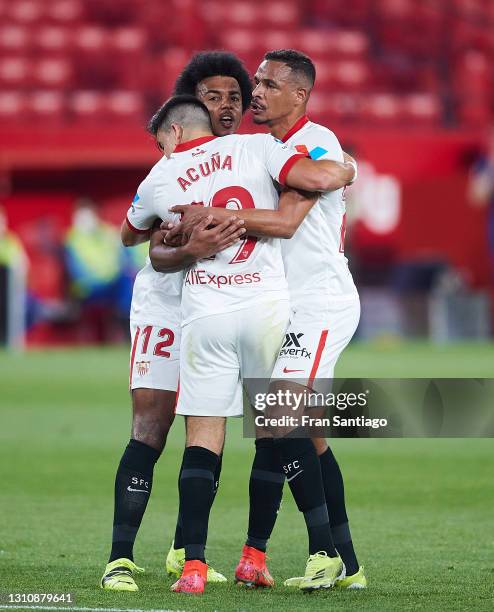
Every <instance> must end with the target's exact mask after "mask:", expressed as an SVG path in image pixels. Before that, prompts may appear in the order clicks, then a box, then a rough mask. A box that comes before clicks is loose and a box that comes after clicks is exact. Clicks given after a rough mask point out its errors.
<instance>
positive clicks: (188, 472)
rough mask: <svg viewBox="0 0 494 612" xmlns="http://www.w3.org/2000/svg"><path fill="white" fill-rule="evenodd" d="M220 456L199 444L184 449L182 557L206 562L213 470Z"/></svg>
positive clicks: (181, 501)
mask: <svg viewBox="0 0 494 612" xmlns="http://www.w3.org/2000/svg"><path fill="white" fill-rule="evenodd" d="M218 461H219V456H218V455H216V453H213V452H212V451H210V450H208V449H207V448H203V447H201V446H189V447H188V448H186V449H185V451H184V457H183V461H182V474H181V476H180V485H179V489H180V517H181V520H182V534H183V541H184V548H185V560H186V561H190V560H192V559H198V560H199V561H202V562H203V563H205V552H204V551H205V548H206V539H207V533H208V521H209V513H210V511H211V506H212V504H213V499H214V474H215V470H216V467H217V465H218Z"/></svg>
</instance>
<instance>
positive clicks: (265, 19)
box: [257, 0, 300, 30]
mask: <svg viewBox="0 0 494 612" xmlns="http://www.w3.org/2000/svg"><path fill="white" fill-rule="evenodd" d="M299 22H300V12H299V4H298V3H297V2H293V0H292V1H290V0H281V1H280V0H273V1H272V2H267V3H263V4H262V16H261V19H260V21H259V23H258V24H257V25H258V27H262V25H263V24H264V23H265V24H266V25H268V26H270V27H273V26H274V27H276V29H277V30H282V29H290V30H292V29H294V28H296V27H297V25H298V24H299Z"/></svg>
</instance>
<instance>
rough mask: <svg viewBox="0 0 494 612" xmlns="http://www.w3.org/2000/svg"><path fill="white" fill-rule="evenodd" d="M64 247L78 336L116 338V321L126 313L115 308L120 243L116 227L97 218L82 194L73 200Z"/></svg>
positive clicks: (117, 290) (117, 302)
mask: <svg viewBox="0 0 494 612" xmlns="http://www.w3.org/2000/svg"><path fill="white" fill-rule="evenodd" d="M64 247H65V264H66V270H67V274H68V277H69V283H70V288H69V289H70V294H71V297H72V298H73V300H74V301H75V302H76V304H78V306H79V308H80V309H81V332H80V340H81V341H84V342H87V341H96V342H104V341H111V340H115V339H117V338H118V335H119V327H120V326H119V325H118V323H119V322H121V321H122V319H123V317H126V316H127V314H128V313H127V312H125V313H122V312H121V311H119V308H118V305H119V304H120V303H121V299H119V297H120V296H119V291H120V289H121V282H120V281H121V278H120V270H121V268H120V264H121V261H120V256H121V245H120V237H119V235H118V231H117V229H116V228H115V227H113V226H111V225H109V224H107V223H105V222H104V221H102V220H101V219H100V217H99V215H98V209H97V207H96V205H95V203H94V202H92V201H91V200H89V199H87V198H83V199H81V200H79V201H78V202H77V203H76V208H75V210H74V215H73V219H72V227H71V228H70V229H69V230H68V232H67V234H66V236H65V240H64ZM115 315H116V316H117V321H116V320H115ZM116 323H117V325H115V324H116ZM120 333H121V330H120Z"/></svg>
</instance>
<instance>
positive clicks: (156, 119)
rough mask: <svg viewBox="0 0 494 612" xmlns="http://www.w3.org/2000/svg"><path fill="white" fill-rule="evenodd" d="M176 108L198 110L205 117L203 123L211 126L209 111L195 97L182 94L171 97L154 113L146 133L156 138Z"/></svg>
mask: <svg viewBox="0 0 494 612" xmlns="http://www.w3.org/2000/svg"><path fill="white" fill-rule="evenodd" d="M178 107H189V108H191V107H193V108H196V109H198V110H199V111H202V112H203V113H204V115H205V117H204V119H205V123H206V121H207V122H208V123H209V125H211V120H210V117H209V111H208V109H207V108H206V107H205V106H204V104H203V103H202V102H201V101H200V100H198V99H197V98H196V97H195V96H191V95H188V94H183V95H180V96H172V97H171V98H169V99H168V100H167V101H166V102H165V103H164V104H163V106H160V108H159V109H158V110H157V111H156V112H155V113H154V115H153V116H152V117H151V119H150V120H149V123H148V127H147V129H148V132H149V133H150V134H152V135H153V136H156V134H157V133H158V131H159V130H160V129H162V128H163V127H164V125H165V123H166V122H167V121H168V119H169V117H170V116H171V114H172V111H173V110H174V109H177V108H178Z"/></svg>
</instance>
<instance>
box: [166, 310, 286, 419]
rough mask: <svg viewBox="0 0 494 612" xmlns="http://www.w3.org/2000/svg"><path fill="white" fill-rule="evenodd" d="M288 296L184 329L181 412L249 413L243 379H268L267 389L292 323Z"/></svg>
mask: <svg viewBox="0 0 494 612" xmlns="http://www.w3.org/2000/svg"><path fill="white" fill-rule="evenodd" d="M288 317H289V305H288V300H284V299H283V300H280V299H277V300H275V301H269V302H262V303H259V304H257V305H256V306H254V307H249V308H245V309H243V310H237V311H235V312H227V313H221V314H215V315H211V316H208V317H202V318H199V319H195V320H194V321H191V322H190V323H188V324H187V325H185V326H184V327H183V328H182V344H181V351H180V390H179V394H178V402H177V407H176V414H184V415H189V416H221V417H233V416H241V415H242V414H243V393H242V380H243V379H265V380H266V390H267V385H268V384H269V379H270V377H271V372H272V370H273V366H274V362H275V360H276V356H277V354H278V351H279V350H280V346H281V344H282V342H283V338H284V334H285V330H286V326H287V324H288Z"/></svg>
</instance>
